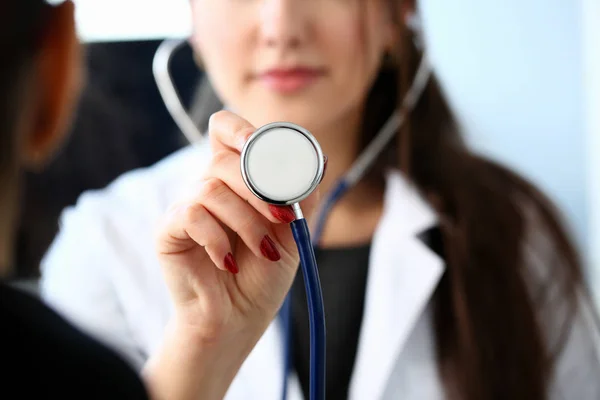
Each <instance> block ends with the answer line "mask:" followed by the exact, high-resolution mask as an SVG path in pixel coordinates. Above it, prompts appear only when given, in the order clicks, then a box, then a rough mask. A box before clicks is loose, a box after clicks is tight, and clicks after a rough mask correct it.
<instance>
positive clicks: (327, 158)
mask: <svg viewBox="0 0 600 400" xmlns="http://www.w3.org/2000/svg"><path fill="white" fill-rule="evenodd" d="M327 161H329V157H327V156H325V155H324V156H323V175H321V180H320V181H319V183H321V182H323V178H325V172H327Z"/></svg>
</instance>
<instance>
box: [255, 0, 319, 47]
mask: <svg viewBox="0 0 600 400" xmlns="http://www.w3.org/2000/svg"><path fill="white" fill-rule="evenodd" d="M302 3H304V5H303V4H302ZM306 3H307V1H306V0H264V1H263V7H262V10H261V26H260V30H261V38H262V40H263V42H264V44H266V45H267V46H269V47H280V48H290V47H291V48H293V47H298V46H300V45H301V44H302V43H303V42H304V40H305V39H306V33H307V32H306V30H307V17H306V8H307V7H310V6H311V5H310V4H306ZM313 6H314V5H313ZM303 10H304V11H303Z"/></svg>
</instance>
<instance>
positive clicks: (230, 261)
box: [225, 253, 240, 275]
mask: <svg viewBox="0 0 600 400" xmlns="http://www.w3.org/2000/svg"><path fill="white" fill-rule="evenodd" d="M225 268H226V269H227V271H229V272H231V273H232V274H234V275H235V274H237V273H238V272H240V269H239V268H238V265H237V263H236V262H235V258H233V254H231V253H227V255H226V256H225Z"/></svg>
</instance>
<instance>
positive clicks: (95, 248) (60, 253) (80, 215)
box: [41, 193, 144, 369]
mask: <svg viewBox="0 0 600 400" xmlns="http://www.w3.org/2000/svg"><path fill="white" fill-rule="evenodd" d="M96 196H99V195H98V194H95V193H86V194H84V195H83V196H82V197H81V198H80V200H79V201H78V204H77V206H76V207H74V208H69V209H67V210H66V211H65V212H64V213H63V216H62V218H61V227H60V231H59V233H58V235H57V237H56V239H55V240H54V242H53V244H52V245H51V247H50V249H49V251H48V253H47V254H46V256H45V257H44V259H43V261H42V279H41V294H42V297H43V299H44V300H45V301H46V302H47V303H48V305H49V306H50V307H52V308H54V309H56V311H58V312H59V313H60V314H62V315H63V316H64V317H65V318H66V319H67V320H69V321H70V322H71V323H73V324H74V325H76V326H77V327H79V328H80V329H82V330H83V331H85V332H86V333H88V334H90V335H91V336H93V337H95V338H96V339H97V340H99V341H101V342H103V343H104V344H106V345H108V346H109V347H112V348H113V349H114V350H115V351H117V352H118V353H120V354H121V355H122V356H123V357H124V358H125V359H126V360H127V361H129V362H130V363H131V365H132V366H133V367H134V368H136V369H139V368H140V367H141V366H142V365H143V362H144V357H143V355H142V352H141V351H140V350H139V348H138V346H136V343H135V340H134V338H133V337H132V335H131V332H130V329H129V327H128V324H127V320H126V318H125V315H124V313H123V311H122V308H121V305H120V304H121V299H120V298H119V293H117V291H116V290H115V287H114V271H118V269H119V268H122V267H124V266H123V263H124V260H123V258H122V256H119V254H118V252H117V251H116V250H117V249H116V245H115V244H114V243H113V242H112V241H111V238H112V239H115V238H114V236H111V234H110V231H109V230H108V229H107V225H109V224H110V222H109V221H108V218H107V217H106V214H105V213H104V212H103V211H105V210H104V209H105V208H106V207H105V206H104V207H103V206H102V202H101V201H97V200H99V199H97V198H96ZM115 240H116V239H115Z"/></svg>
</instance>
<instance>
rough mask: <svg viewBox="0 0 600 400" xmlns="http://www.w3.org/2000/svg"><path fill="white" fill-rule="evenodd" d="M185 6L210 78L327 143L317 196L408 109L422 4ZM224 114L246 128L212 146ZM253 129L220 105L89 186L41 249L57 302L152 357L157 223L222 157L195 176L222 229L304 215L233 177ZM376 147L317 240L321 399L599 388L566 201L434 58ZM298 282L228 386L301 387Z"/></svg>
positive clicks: (302, 309) (355, 1) (157, 297)
mask: <svg viewBox="0 0 600 400" xmlns="http://www.w3.org/2000/svg"><path fill="white" fill-rule="evenodd" d="M190 4H191V7H192V15H193V22H194V33H193V35H192V38H191V41H190V42H191V44H192V46H193V48H194V50H195V52H196V56H197V58H198V59H199V60H200V61H201V63H202V65H203V67H204V69H205V71H206V73H207V76H208V79H209V80H208V83H210V86H212V88H214V94H216V95H217V96H218V98H219V99H220V100H221V101H222V103H223V104H224V105H225V106H226V107H227V109H229V110H234V111H235V113H236V114H237V115H239V116H240V117H243V118H244V119H245V120H247V121H248V122H249V123H250V124H252V125H253V126H255V127H258V126H261V125H263V124H266V123H269V122H273V121H281V120H283V121H289V122H293V123H296V124H299V125H301V126H303V127H305V128H307V129H308V130H309V131H311V132H312V133H313V134H314V135H315V136H316V138H317V139H318V141H319V142H320V144H321V146H322V147H323V150H324V152H325V154H327V155H328V157H329V159H328V168H327V176H326V177H325V179H324V180H323V182H322V184H321V188H322V193H324V194H325V193H329V191H330V190H331V189H332V188H333V187H334V184H335V182H337V180H338V179H339V178H340V177H341V176H343V175H344V174H345V173H346V171H348V169H349V168H350V166H351V165H352V164H353V163H354V162H355V160H356V159H357V157H358V155H359V154H360V152H361V151H362V150H363V149H364V147H365V146H366V144H367V143H369V142H370V140H371V139H372V138H373V137H374V136H375V135H376V133H377V132H378V130H379V129H380V128H381V127H382V126H383V124H384V123H385V121H386V120H387V119H388V118H389V116H390V114H391V113H392V112H393V111H394V110H395V109H398V108H399V107H400V103H401V101H402V99H403V98H404V95H405V94H406V92H407V91H408V88H409V87H410V85H411V83H412V82H413V80H414V77H415V71H416V70H417V65H418V63H419V60H420V59H421V56H422V54H423V51H427V41H426V40H423V39H427V37H428V35H427V32H419V30H418V25H417V24H414V23H413V22H414V18H412V17H413V16H415V4H414V2H412V1H400V0H313V1H306V0H265V1H234V0H192V1H191V2H190ZM417 11H418V10H417ZM465 12H468V10H465ZM416 15H418V13H417V14H416ZM457 29H458V28H457ZM419 33H421V35H419ZM419 43H420V44H421V47H420V46H418V44H419ZM434 72H435V71H434ZM199 103H203V102H199ZM207 103H208V102H206V104H207ZM199 111H205V112H206V114H207V115H210V114H212V113H213V112H214V111H215V110H214V109H208V108H207V109H206V110H199ZM228 130H229V131H235V132H237V134H236V138H237V140H238V141H237V144H235V145H232V146H226V147H221V146H219V145H217V146H215V143H216V142H215V139H214V138H215V137H218V136H219V132H223V131H228ZM251 131H252V128H249V127H248V124H247V123H245V122H242V121H241V120H240V119H239V117H237V116H236V115H235V114H232V113H230V112H226V111H221V112H219V113H217V114H215V115H213V116H212V118H211V119H210V123H209V124H208V132H207V133H208V137H209V140H207V141H206V142H205V143H199V144H198V146H189V147H188V148H186V149H184V150H182V151H179V152H177V153H175V154H174V155H172V156H170V157H168V158H167V159H165V160H164V161H161V162H160V163H158V164H157V165H155V166H153V167H151V168H148V169H142V170H138V171H134V172H132V173H128V174H126V175H124V176H122V177H121V178H119V179H118V180H117V181H116V182H114V183H113V184H111V185H110V186H109V187H108V188H106V189H105V190H101V191H95V192H89V193H86V194H84V195H83V196H82V197H81V199H80V200H79V202H78V204H77V206H76V207H74V208H70V209H69V210H67V211H66V213H65V214H64V218H63V222H62V229H61V232H60V234H59V235H58V237H57V239H56V241H55V242H54V244H53V246H52V248H51V249H50V252H49V254H48V255H47V257H46V259H45V261H44V264H43V274H44V280H43V285H42V287H43V293H44V296H45V298H46V299H47V300H48V301H49V302H51V303H52V304H53V305H54V306H55V307H57V308H58V309H59V310H60V311H61V312H63V313H64V314H65V315H66V316H68V318H70V319H72V320H73V321H75V322H76V323H77V324H79V325H80V326H82V327H84V328H85V329H87V330H89V332H92V333H93V334H94V335H95V336H97V337H99V338H101V339H102V340H104V341H106V342H108V343H110V344H111V345H113V346H115V347H116V348H117V349H118V350H119V351H120V352H121V353H122V354H124V355H125V356H126V357H127V358H128V359H129V360H130V361H131V362H132V363H133V364H134V365H136V366H138V367H139V368H141V367H142V366H143V365H144V363H145V361H146V359H147V358H148V357H149V356H150V355H151V354H152V353H153V351H154V349H155V348H157V346H160V344H161V343H162V341H163V336H164V326H165V325H166V324H167V323H168V321H169V320H170V318H172V316H173V315H174V314H176V313H177V312H176V310H175V309H174V307H173V299H172V297H171V296H170V295H169V291H168V290H167V285H166V284H165V281H164V280H163V277H162V275H161V273H160V269H161V268H160V258H159V257H157V256H156V254H155V253H154V251H153V243H154V235H153V229H154V226H155V223H156V221H157V220H158V219H159V218H160V216H161V215H162V214H163V213H164V212H165V210H167V209H168V208H169V207H170V204H172V203H176V202H177V201H178V199H179V198H180V196H184V195H185V192H186V191H188V190H190V189H191V188H193V187H195V186H194V185H195V183H196V182H197V181H198V179H199V178H200V177H201V176H203V175H206V174H208V175H209V176H213V177H214V176H215V174H217V172H215V171H218V176H219V178H218V179H212V180H210V182H209V184H204V185H202V187H201V188H200V189H197V192H196V195H197V196H201V197H202V196H206V198H208V199H209V202H210V203H209V204H207V206H206V210H203V209H200V210H197V211H198V213H199V214H200V215H201V216H202V218H209V219H210V218H215V219H216V220H217V221H218V225H221V224H225V225H226V224H229V223H231V221H232V220H233V219H236V218H238V214H237V213H238V211H239V212H242V211H243V210H245V209H246V208H247V207H248V204H250V205H252V206H254V207H256V208H257V209H259V210H261V213H260V214H261V215H260V216H257V217H256V218H253V219H250V220H247V221H245V224H244V226H246V227H247V226H250V225H252V224H254V223H259V222H260V224H262V223H263V222H265V221H270V223H274V222H276V221H280V222H284V223H285V222H290V220H291V219H292V218H293V215H292V213H291V210H290V209H282V208H275V207H271V208H269V209H266V208H264V205H263V204H261V203H260V202H259V201H258V200H257V199H256V197H255V196H253V195H252V194H251V193H250V192H249V191H248V190H247V189H246V188H245V185H244V184H243V181H242V180H241V175H240V171H239V154H240V148H241V145H242V144H243V143H244V139H245V137H246V135H248V134H249V133H251ZM378 161H379V162H378V164H377V165H375V166H374V167H373V168H372V169H371V171H370V174H369V175H368V176H367V177H365V178H364V179H363V180H362V181H361V182H359V184H358V185H357V186H355V187H353V188H352V190H350V191H349V192H348V193H347V194H346V195H345V196H344V197H343V198H342V199H341V200H340V201H339V202H338V203H336V205H335V206H334V208H333V209H332V212H331V214H330V215H329V218H328V219H327V223H326V226H325V230H324V232H323V236H322V238H321V241H320V242H319V244H318V246H317V258H318V262H319V273H320V278H321V283H322V285H323V295H324V301H325V314H326V317H327V338H328V339H327V384H326V387H327V398H328V399H347V398H349V399H357V400H358V399H360V400H365V399H369V400H371V399H398V398H402V399H405V400H406V399H410V400H441V399H461V400H492V399H498V400H500V399H502V400H504V399H527V400H544V399H584V400H594V399H599V398H600V379H598V377H599V376H600V361H599V359H598V353H597V350H598V349H597V347H595V344H594V340H595V338H597V335H598V330H597V325H595V324H594V323H593V321H594V318H593V317H592V316H593V312H590V308H589V306H590V304H589V298H588V296H587V294H586V293H587V292H586V288H585V285H584V283H583V281H582V270H581V264H580V261H579V258H578V255H577V254H576V251H575V249H574V247H573V245H572V244H571V241H570V238H569V237H568V236H567V234H566V232H565V230H564V228H563V226H562V224H561V222H560V220H559V217H558V214H557V212H556V210H555V209H554V207H553V206H552V204H551V203H550V202H549V201H548V200H547V198H546V197H545V196H544V195H542V194H541V193H540V192H539V191H538V190H537V189H536V188H535V187H534V186H532V185H531V184H530V183H528V182H527V181H526V180H524V179H523V178H522V177H520V176H518V175H517V174H515V173H514V172H512V171H510V170H508V169H507V168H505V167H503V166H501V165H498V164H496V163H493V162H491V161H489V160H487V159H485V158H483V157H481V156H479V155H477V154H474V153H473V152H472V151H471V150H470V149H469V148H468V146H467V145H466V144H465V142H464V141H463V139H462V137H461V132H460V131H459V129H458V127H457V124H456V123H455V121H454V118H453V115H452V113H451V110H450V108H449V107H448V104H447V102H446V99H445V97H444V95H443V93H442V91H441V89H440V86H439V84H438V81H437V79H436V77H435V74H434V77H433V78H432V79H430V81H429V82H428V84H427V87H426V89H425V91H424V93H423V94H422V96H421V97H420V99H419V100H418V102H417V104H416V106H415V107H414V109H413V110H411V112H410V113H409V114H408V115H407V121H406V123H405V124H404V126H403V127H402V128H401V129H400V130H399V131H398V132H397V135H396V137H395V140H393V141H392V142H391V143H390V144H389V146H388V147H387V148H386V151H385V153H384V154H382V155H381V156H380V157H379V160H378ZM232 191H233V192H235V193H237V194H238V195H239V196H240V197H241V198H243V199H244V200H245V201H244V202H238V203H237V204H238V205H236V206H235V211H234V212H233V213H231V214H222V213H219V212H218V210H216V209H214V207H216V205H217V204H218V203H219V202H223V201H226V199H227V198H228V196H229V195H230V193H231V192H232ZM309 222H312V223H314V220H312V221H309ZM260 224H259V225H260ZM214 226H215V229H217V228H216V227H217V225H214ZM245 235H246V234H245V233H244V232H238V235H233V236H232V238H233V240H234V241H235V242H237V243H246V242H248V241H249V243H251V244H254V245H255V246H256V245H259V243H260V246H259V247H260V249H261V250H263V251H264V253H265V254H266V255H267V257H271V258H272V259H274V260H276V259H278V258H279V257H280V256H281V257H283V256H284V254H285V252H283V251H281V248H282V247H281V243H280V239H281V238H280V237H279V236H277V235H272V236H270V238H271V239H272V240H267V239H264V231H263V230H262V228H260V229H258V230H257V232H255V233H254V234H253V235H252V236H251V237H248V236H245ZM195 251H197V252H198V253H199V254H204V250H203V249H195ZM211 251H212V250H211V249H210V248H207V249H206V254H208V255H210V256H211V257H210V258H211V260H213V261H214V262H215V264H216V265H217V266H218V265H220V264H219V263H220V262H221V261H220V257H214V258H213V257H212V256H213V254H212V253H211ZM223 251H224V250H223ZM223 251H221V253H219V254H220V255H222V254H223ZM237 261H238V263H237V266H238V267H239V270H238V267H236V268H235V272H238V273H237V274H236V279H237V280H239V281H245V280H247V279H250V280H252V279H253V272H252V269H251V265H249V264H247V262H246V261H244V260H239V259H238V260H237ZM203 262H209V261H208V260H207V259H205V260H204V261H203ZM199 265H202V266H203V267H205V266H204V264H199ZM303 290H304V289H303V287H302V279H301V276H300V277H298V278H297V279H296V281H295V283H294V285H293V288H292V296H291V302H292V307H291V321H292V322H291V326H284V325H283V321H284V319H279V318H277V319H274V320H273V321H272V323H271V324H270V326H269V327H268V329H267V331H266V333H265V335H264V336H263V337H262V338H261V340H260V341H259V342H258V344H257V346H256V347H255V348H254V349H253V350H252V352H251V353H250V355H249V357H248V359H247V360H246V361H245V362H244V364H243V365H242V367H241V368H240V370H239V373H237V375H236V376H235V379H234V380H233V382H232V385H231V386H230V388H229V390H228V392H227V395H226V399H228V400H230V399H260V400H279V399H280V398H281V396H282V392H283V391H284V390H286V389H285V386H286V385H288V389H287V393H288V395H289V398H290V399H292V398H293V399H299V398H302V397H303V396H304V397H305V396H306V393H307V392H308V386H309V379H308V375H309V373H308V361H309V352H308V343H309V334H308V324H307V314H306V300H305V298H304V294H303ZM290 329H291V343H292V349H291V350H290V351H291V352H292V364H293V365H292V371H291V372H292V373H291V376H290V377H289V378H288V377H287V376H284V364H285V362H286V361H285V360H286V358H285V353H286V351H287V350H288V349H286V348H285V341H286V334H287V333H288V332H289V331H290Z"/></svg>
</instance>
